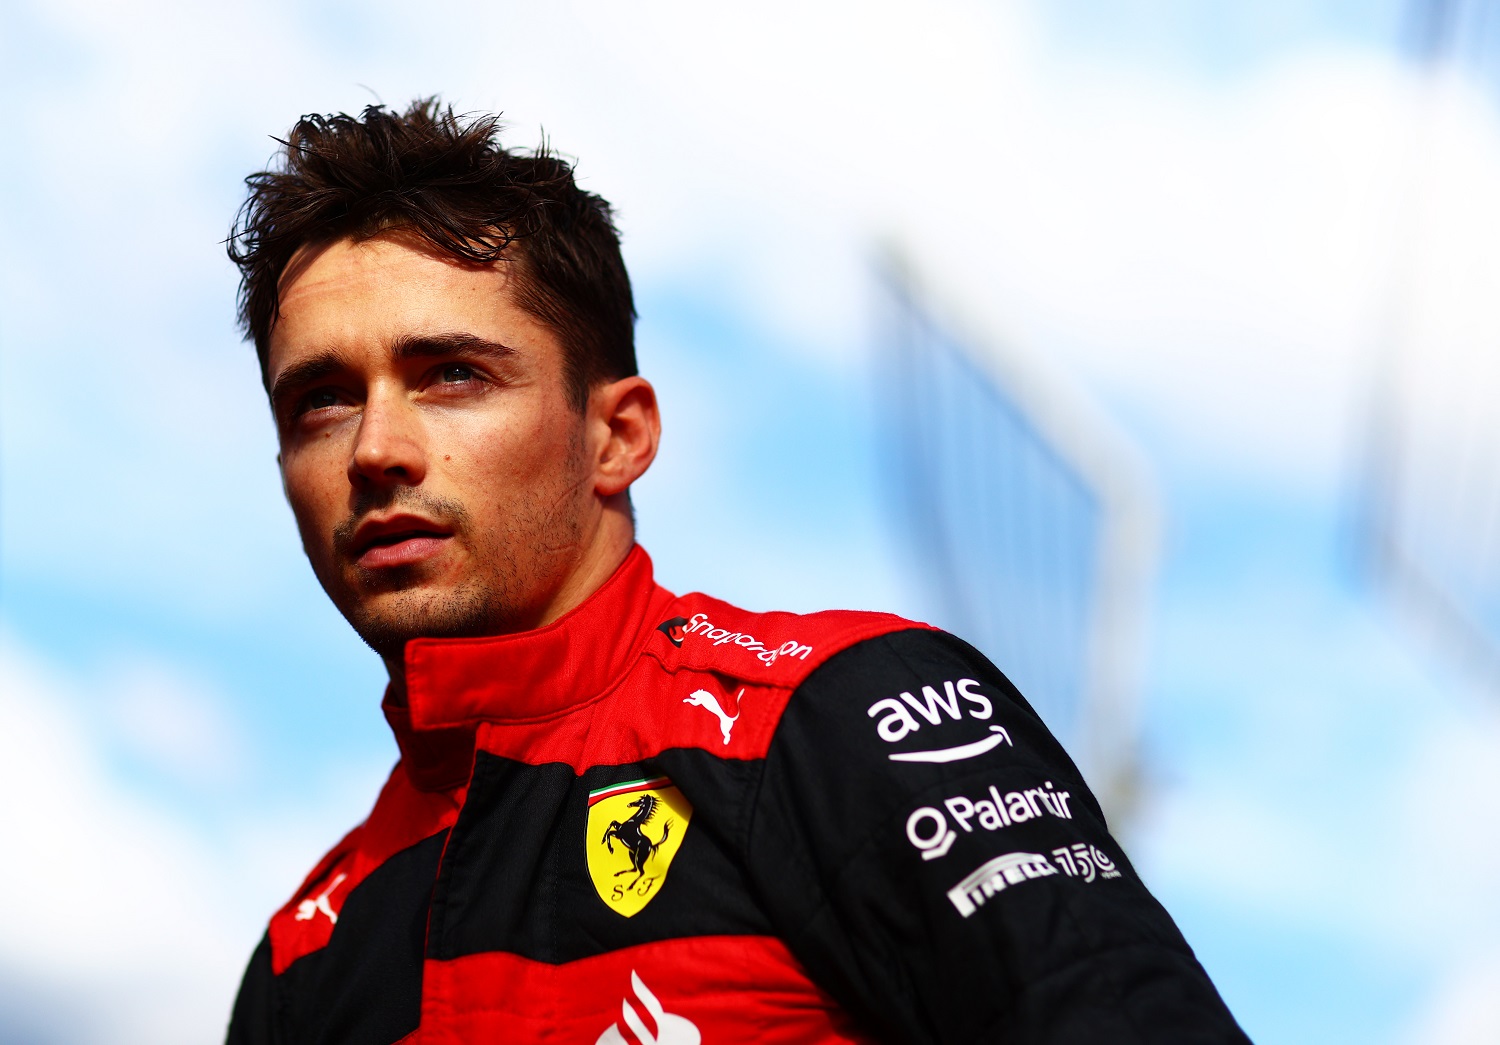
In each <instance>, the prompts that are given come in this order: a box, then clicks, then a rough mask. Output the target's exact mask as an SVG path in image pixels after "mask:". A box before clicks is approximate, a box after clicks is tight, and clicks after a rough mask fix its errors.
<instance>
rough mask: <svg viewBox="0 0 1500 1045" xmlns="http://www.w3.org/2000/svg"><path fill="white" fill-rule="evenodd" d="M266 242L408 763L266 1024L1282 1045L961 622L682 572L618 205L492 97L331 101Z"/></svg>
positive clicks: (338, 868)
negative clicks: (658, 555)
mask: <svg viewBox="0 0 1500 1045" xmlns="http://www.w3.org/2000/svg"><path fill="white" fill-rule="evenodd" d="M280 163H281V165H280V167H279V168H278V169H276V170H272V171H267V172H263V173H260V174H257V175H254V176H252V177H251V178H250V179H248V184H249V186H250V189H251V193H250V198H249V200H248V202H247V203H246V206H245V208H244V209H243V210H242V212H241V215H240V219H239V221H238V223H237V226H236V230H235V233H234V235H233V236H232V237H231V241H230V253H231V256H232V257H233V258H234V260H235V261H236V262H237V263H238V264H239V265H240V267H241V271H242V274H243V285H242V294H241V317H242V320H243V322H244V324H245V326H246V329H247V330H248V332H249V334H250V336H251V337H252V338H253V339H254V342H255V346H256V349H257V352H258V354H259V357H260V362H261V366H262V368H263V374H264V379H265V382H266V387H267V390H268V391H269V393H270V397H271V405H272V408H273V412H274V415H275V420H276V425H277V432H278V436H279V440H280V447H281V454H280V458H279V461H280V467H281V473H282V479H283V483H284V485H285V489H286V495H287V499H288V500H289V501H290V503H291V506H292V510H293V512H294V514H295V516H296V519H297V525H298V528H299V530H300V532H301V536H302V542H303V547H304V549H305V550H306V552H307V557H308V559H309V561H310V562H311V563H312V567H313V570H314V572H315V573H316V574H317V576H318V579H319V581H320V582H321V583H322V585H323V587H324V589H325V590H326V591H327V592H328V594H329V596H330V597H331V598H332V599H333V601H334V603H335V604H336V605H337V606H338V608H339V610H340V611H341V612H342V613H343V614H344V615H345V617H347V618H348V620H349V622H350V623H351V624H352V625H353V626H354V628H355V629H356V630H357V631H358V632H359V634H360V635H361V636H362V637H363V638H364V639H365V641H366V642H368V643H369V644H370V646H371V647H373V648H374V650H375V651H376V652H377V653H378V654H379V655H380V656H381V657H382V659H383V660H384V661H385V664H386V667H387V669H388V670H389V673H390V680H391V681H390V687H389V688H388V690H387V691H386V694H385V702H384V711H385V715H386V717H387V719H388V720H389V721H390V724H391V728H392V729H393V730H394V731H395V735H396V739H397V742H398V744H399V746H400V750H401V759H400V761H399V762H398V763H397V765H396V767H395V769H394V770H393V772H392V774H391V777H390V780H389V782H388V783H387V784H386V786H385V788H384V789H383V791H382V792H381V794H380V796H379V798H378V800H377V801H376V803H375V807H374V809H373V810H372V811H371V813H370V816H369V818H368V819H367V820H366V821H365V822H364V823H363V824H361V825H360V826H359V827H357V828H355V829H354V830H353V831H352V832H351V833H350V834H349V835H348V836H347V837H346V838H345V839H344V840H343V841H341V842H340V843H339V844H338V845H337V846H335V847H334V849H333V850H332V851H331V852H330V853H329V854H328V855H327V856H326V857H325V858H324V859H323V860H322V861H321V862H320V863H319V864H318V866H317V867H316V868H314V870H313V872H312V873H311V874H310V875H309V876H308V877H307V879H306V881H305V882H303V884H302V886H301V887H300V888H299V889H298V890H297V891H296V893H295V894H294V895H293V896H292V898H291V899H290V900H289V901H288V902H287V904H286V906H285V907H283V908H282V909H281V910H280V911H278V912H277V913H276V914H275V915H274V916H273V918H272V919H271V924H270V928H269V931H268V933H267V934H266V938H265V939H264V940H263V941H262V943H261V945H260V947H259V948H258V950H257V951H256V953H255V955H254V957H253V958H252V959H251V963H250V967H249V970H248V972H247V973H246V976H245V981H244V984H243V986H242V987H241V990H240V995H239V999H238V1001H237V1002H236V1004H235V1009H234V1015H233V1019H232V1022H231V1026H230V1032H229V1038H230V1041H231V1042H232V1043H246V1045H264V1043H273V1042H275V1043H282V1042H297V1043H302V1042H309V1043H310V1042H339V1043H344V1045H385V1043H389V1042H395V1041H397V1040H400V1041H403V1042H491V1041H506V1042H510V1041H514V1042H531V1041H548V1042H552V1041H556V1042H578V1043H580V1045H594V1043H600V1045H607V1043H620V1042H630V1043H634V1045H652V1043H659V1045H681V1043H692V1042H698V1041H700V1040H701V1041H703V1042H708V1043H718V1042H751V1041H756V1042H759V1041H775V1042H787V1043H794V1042H799V1043H800V1042H808V1043H811V1042H820V1043H821V1042H844V1041H890V1042H908V1041H909V1042H969V1041H1005V1042H1188V1041H1191V1042H1223V1041H1243V1040H1244V1038H1243V1035H1242V1034H1241V1033H1240V1031H1239V1030H1238V1028H1237V1027H1236V1025H1235V1023H1234V1020H1233V1018H1232V1017H1231V1016H1230V1015H1229V1013H1228V1011H1227V1010H1226V1009H1225V1007H1224V1005H1223V1003H1222V1001H1221V1000H1220V999H1219V996H1218V995H1217V993H1216V992H1215V990H1214V988H1213V986H1212V984H1211V983H1210V982H1209V981H1208V979H1207V977H1206V976H1205V975H1204V973H1203V970H1202V969H1201V968H1200V967H1199V965H1198V963H1197V961H1196V960H1195V959H1194V958H1193V955H1192V952H1191V951H1190V950H1189V948H1188V946H1187V944H1186V943H1185V942H1184V941H1183V939H1182V937H1181V935H1180V934H1179V933H1178V931H1177V929H1176V928H1175V926H1174V925H1173V924H1172V921H1171V919H1170V917H1169V916H1168V915H1167V914H1166V912H1165V911H1164V910H1163V909H1162V908H1161V907H1160V906H1159V905H1158V904H1157V903H1156V902H1155V900H1153V899H1152V898H1151V896H1150V895H1149V894H1148V893H1147V891H1146V889H1145V888H1144V886H1143V885H1142V884H1141V882H1140V880H1139V879H1138V878H1137V876H1136V874H1135V872H1134V871H1133V870H1132V869H1131V867H1130V864H1129V862H1128V861H1127V860H1126V858H1125V855H1124V854H1123V853H1122V852H1121V851H1120V849H1119V847H1118V845H1116V843H1115V842H1114V841H1113V840H1112V839H1111V838H1110V836H1109V834H1108V831H1107V830H1106V828H1105V825H1104V820H1103V816H1102V814H1101V813H1100V810H1099V807H1098V804H1097V803H1096V802H1095V801H1094V798H1093V796H1092V795H1090V794H1089V791H1088V789H1087V787H1085V785H1084V783H1083V781H1082V779H1081V778H1080V776H1079V774H1078V771H1077V769H1076V768H1075V767H1074V766H1073V763H1072V762H1071V761H1070V760H1069V759H1068V756H1067V755H1066V754H1065V753H1064V752H1063V751H1062V749H1061V748H1060V747H1059V746H1058V745H1057V743H1056V741H1054V740H1053V738H1052V737H1051V735H1050V734H1049V733H1048V732H1047V730H1046V728H1045V727H1044V726H1043V725H1042V723H1041V722H1040V720H1038V718H1037V717H1036V715H1035V714H1034V713H1033V712H1032V710H1031V709H1030V707H1029V706H1028V705H1027V704H1026V702H1025V701H1024V700H1023V699H1022V698H1021V696H1020V695H1019V694H1018V693H1017V692H1016V691H1015V689H1014V688H1013V687H1012V686H1011V684H1010V683H1009V682H1008V681H1007V680H1006V678H1005V677H1004V676H1003V675H1002V674H1001V673H1000V672H999V671H997V670H996V669H995V668H994V667H993V666H991V665H990V664H989V663H988V662H987V661H986V660H985V659H984V658H983V657H982V656H981V655H980V654H978V653H977V652H975V651H974V650H973V649H972V648H971V647H969V646H967V645H966V644H965V643H963V642H962V641H960V640H958V639H956V638H953V637H951V636H948V635H945V634H942V633H940V632H937V631H934V630H931V629H929V628H926V627H925V626H923V625H919V624H914V623H912V622H909V621H905V620H901V619H899V618H896V617H892V616H888V615H884V614H873V613H853V612H829V613H820V614H812V615H809V616H796V615H793V614H789V613H750V612H747V611H745V610H741V609H738V608H736V607H733V606H730V605H728V604H726V603H723V602H720V601H718V600H715V599H713V598H710V597H708V596H706V595H700V594H694V595H686V596H677V595H674V594H672V593H671V592H668V591H666V590H664V589H663V588H661V587H659V586H658V585H656V584H655V582H654V581H653V580H652V574H651V562H650V559H649V558H648V557H647V555H646V553H645V552H644V551H643V550H642V549H640V548H639V547H637V546H636V545H635V543H634V523H633V518H632V515H631V508H630V502H629V489H630V485H631V483H632V482H634V481H635V480H636V479H637V478H639V477H640V476H641V475H642V473H644V472H645V470H646V469H647V468H648V467H649V466H650V464H651V462H652V459H653V458H654V456H655V454H656V449H657V442H658V438H659V434H660V420H659V417H658V411H657V403H656V397H655V394H654V392H653V391H652V388H651V385H650V384H649V383H647V382H646V381H645V380H644V379H643V378H641V377H640V376H638V375H637V373H636V365H635V357H634V348H633V340H632V338H633V322H634V307H633V305H632V301H631V292H630V284H629V280H628V278H627V276H626V273H625V269H624V266H623V263H622V261H621V259H620V254H619V247H618V242H617V238H616V235H615V231H614V228H613V225H612V223H611V217H610V210H609V207H608V205H607V204H605V202H604V201H603V200H601V199H599V198H598V197H597V196H593V195H590V194H588V193H585V192H583V191H581V190H579V189H578V188H577V187H576V186H575V185H574V183H573V179H572V172H571V169H570V168H569V166H568V165H567V164H566V163H564V162H562V161H561V160H559V159H557V158H555V157H552V156H549V155H547V154H545V153H539V154H518V153H513V152H507V151H505V150H503V149H502V148H501V147H500V145H499V144H498V142H497V140H496V124H495V121H494V120H493V119H492V118H484V119H477V120H471V121H464V120H460V119H457V118H455V117H454V116H453V114H452V112H451V111H443V110H441V109H439V108H438V107H437V106H436V104H434V103H431V102H425V103H418V104H416V105H414V106H413V107H412V108H411V109H410V110H408V111H407V112H406V113H404V114H400V115H398V114H395V113H392V112H389V111H387V110H385V109H383V108H380V107H372V108H369V109H366V110H365V112H364V113H363V115H362V116H361V117H359V118H357V119H356V118H353V117H349V116H335V117H327V118H319V117H308V118H305V119H303V120H302V121H301V122H300V123H298V124H297V126H296V127H295V128H294V129H293V130H292V132H291V134H290V136H289V137H288V139H287V142H286V148H285V150H284V152H283V155H282V158H281V161H280Z"/></svg>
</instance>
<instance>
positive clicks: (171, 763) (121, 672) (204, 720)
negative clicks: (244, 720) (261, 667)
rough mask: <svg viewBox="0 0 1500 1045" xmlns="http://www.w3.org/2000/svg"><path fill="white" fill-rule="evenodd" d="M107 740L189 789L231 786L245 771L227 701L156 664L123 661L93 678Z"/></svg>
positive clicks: (148, 660)
mask: <svg viewBox="0 0 1500 1045" xmlns="http://www.w3.org/2000/svg"><path fill="white" fill-rule="evenodd" d="M98 685H99V686H100V687H101V688H102V689H104V691H105V703H106V707H107V709H108V715H109V727H110V729H109V735H110V737H111V738H112V739H113V740H115V741H117V742H119V743H121V744H122V745H123V746H124V747H126V748H127V749H128V750H129V751H130V752H131V753H132V754H133V755H135V756H137V757H139V758H141V759H143V760H144V761H146V762H147V763H148V764H150V765H152V766H154V767H156V768H158V769H161V770H163V771H165V772H166V773H168V774H170V775H172V776H174V777H175V778H177V779H178V780H179V781H181V782H183V783H186V784H190V785H205V784H207V785H215V784H224V783H227V782H230V781H233V780H234V779H236V778H237V777H239V776H240V775H241V774H242V773H243V772H244V771H245V770H246V769H247V768H248V765H247V763H248V758H249V755H248V752H247V751H246V750H245V740H244V733H243V727H242V726H241V725H239V724H237V723H236V722H235V721H234V720H233V718H232V717H231V713H230V703H229V700H228V698H227V697H226V696H225V695H224V694H222V693H219V692H216V690H215V688H214V687H213V686H211V685H210V684H208V683H206V682H205V681H203V680H202V679H198V678H194V677H193V676H192V675H191V674H189V673H187V672H184V671H183V670H182V669H180V668H178V667H176V666H174V665H172V664H168V663H164V662H162V661H160V660H157V659H152V658H144V657H140V656H131V657H122V658H120V659H118V660H116V661H114V662H112V663H109V664H108V665H107V666H106V667H105V668H104V669H103V670H102V671H101V672H100V673H99V675H98Z"/></svg>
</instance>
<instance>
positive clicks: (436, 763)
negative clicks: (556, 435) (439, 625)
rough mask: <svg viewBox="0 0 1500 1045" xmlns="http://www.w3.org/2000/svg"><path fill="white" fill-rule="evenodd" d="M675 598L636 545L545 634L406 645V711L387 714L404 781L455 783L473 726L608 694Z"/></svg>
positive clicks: (543, 715) (559, 710)
mask: <svg viewBox="0 0 1500 1045" xmlns="http://www.w3.org/2000/svg"><path fill="white" fill-rule="evenodd" d="M673 597H674V596H673V595H672V593H671V592H669V591H667V590H666V589H665V588H662V587H661V586H660V585H658V584H657V583H656V582H655V580H654V579H653V578H652V570H651V557H650V556H649V555H647V554H646V551H645V549H644V548H642V547H641V546H640V545H636V546H635V547H634V548H632V549H631V551H630V554H629V555H627V556H626V557H625V561H624V562H622V563H621V564H620V566H619V568H618V569H616V570H615V572H614V574H613V575H611V576H610V578H609V580H607V581H605V582H604V583H603V584H602V585H600V586H599V589H598V590H597V591H595V592H594V593H593V594H592V595H590V596H589V597H588V598H587V599H585V600H584V601H583V602H582V603H580V604H579V605H578V606H576V607H575V608H574V609H572V610H571V611H569V612H568V613H566V614H564V615H563V616H562V617H560V618H558V619H557V620H556V621H553V622H552V623H551V624H549V625H547V626H546V627H545V628H537V629H536V630H535V631H525V632H520V633H519V634H515V635H496V636H487V637H484V638H473V639H413V640H412V641H411V642H409V643H407V644H406V692H407V701H408V706H407V707H406V708H395V707H391V706H390V705H387V706H386V707H385V713H386V720H387V721H388V722H390V724H391V729H392V731H394V732H395V734H396V743H397V744H398V745H399V746H400V748H401V757H402V761H403V762H404V763H405V764H406V769H407V775H408V776H409V777H411V779H412V782H413V783H415V784H416V785H417V786H418V787H421V788H424V789H427V788H435V787H438V788H441V787H450V786H456V785H457V784H461V783H463V781H464V780H465V779H467V774H468V768H469V767H468V763H469V762H470V760H471V758H472V752H473V744H474V728H475V726H476V725H477V724H478V723H479V722H481V721H488V722H528V721H537V720H541V719H547V718H552V717H556V716H560V715H564V714H566V713H567V712H569V711H571V710H573V709H575V708H578V707H580V706H582V705H584V704H587V703H588V702H589V701H591V700H593V699H595V698H596V697H598V696H600V695H602V694H604V693H606V692H607V691H608V690H609V689H611V688H612V687H613V686H614V684H615V683H616V682H618V681H619V680H620V679H621V678H622V677H623V676H624V674H625V672H626V671H627V670H628V669H629V667H630V665H631V664H632V663H633V662H634V660H635V655H636V653H637V651H638V650H639V649H640V647H641V645H642V643H643V642H644V641H645V639H646V637H647V636H648V635H649V634H650V633H651V629H652V628H654V627H655V626H656V625H657V624H658V623H660V622H659V621H658V620H657V617H658V616H660V612H661V610H662V609H663V608H664V607H665V606H666V605H667V604H668V603H669V602H671V601H672V599H673ZM459 762H462V763H463V765H462V774H461V775H460V774H459V766H458V763H459ZM455 777H456V779H455Z"/></svg>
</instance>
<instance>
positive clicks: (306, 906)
mask: <svg viewBox="0 0 1500 1045" xmlns="http://www.w3.org/2000/svg"><path fill="white" fill-rule="evenodd" d="M348 877H349V876H348V875H346V874H340V875H337V876H335V878H334V879H333V881H331V882H329V883H328V888H327V889H324V890H323V891H322V892H321V893H319V894H318V898H317V899H316V900H303V901H302V902H301V903H299V904H298V905H297V913H296V915H295V916H294V917H295V918H296V920H297V921H299V922H310V921H312V919H313V915H315V914H317V913H318V912H319V911H322V912H323V913H324V914H326V915H328V920H329V922H331V923H332V924H334V925H337V924H339V916H338V915H337V914H335V913H334V911H333V908H332V907H330V906H329V905H328V897H330V896H331V895H333V891H334V890H335V889H337V888H338V887H339V883H340V882H342V881H343V880H344V879H345V878H348Z"/></svg>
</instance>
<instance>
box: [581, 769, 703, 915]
mask: <svg viewBox="0 0 1500 1045" xmlns="http://www.w3.org/2000/svg"><path fill="white" fill-rule="evenodd" d="M692 818H693V807H692V805H691V804H690V803H689V802H688V800H687V799H686V798H684V797H683V795H682V792H681V791H679V790H677V788H676V787H674V786H673V784H672V782H671V781H670V780H668V779H667V778H666V777H656V778H654V779H651V780H629V781H626V782H625V783H622V784H613V785H611V786H609V787H603V788H600V789H599V790H597V791H590V792H589V815H588V826H587V828H586V830H587V832H588V835H587V837H586V838H585V839H584V851H585V853H586V854H587V858H588V868H589V878H590V879H591V880H592V881H593V883H594V890H595V891H596V892H597V893H598V894H599V899H601V900H603V901H604V902H605V903H606V904H608V905H609V908H610V910H612V911H614V912H615V913H617V914H622V915H624V916H625V917H626V918H630V917H633V916H634V915H637V914H639V913H640V912H641V910H642V909H643V908H645V906H646V905H647V904H648V903H650V902H651V901H652V900H654V899H655V898H656V894H657V893H659V892H661V883H662V882H663V881H664V880H665V879H666V877H667V870H668V868H670V867H671V866H672V858H673V857H675V856H676V855H677V851H678V850H679V849H680V848H682V838H683V836H684V835H685V834H687V828H688V822H689V821H690V820H692Z"/></svg>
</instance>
